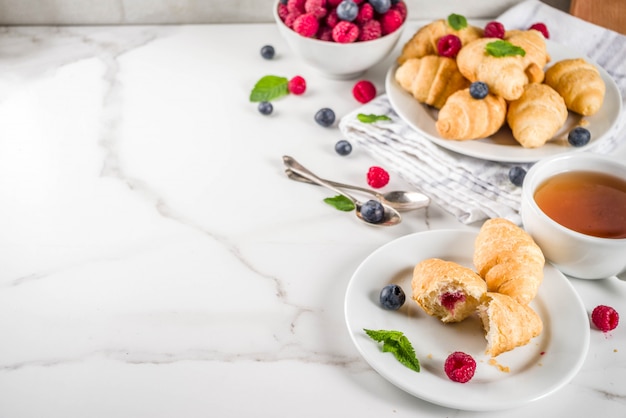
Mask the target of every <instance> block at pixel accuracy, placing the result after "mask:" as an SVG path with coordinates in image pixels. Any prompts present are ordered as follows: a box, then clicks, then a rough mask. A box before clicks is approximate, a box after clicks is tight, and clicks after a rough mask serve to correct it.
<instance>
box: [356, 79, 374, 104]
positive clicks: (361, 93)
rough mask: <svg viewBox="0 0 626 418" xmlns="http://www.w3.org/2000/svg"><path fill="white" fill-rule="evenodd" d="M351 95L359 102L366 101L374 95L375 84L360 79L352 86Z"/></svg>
mask: <svg viewBox="0 0 626 418" xmlns="http://www.w3.org/2000/svg"><path fill="white" fill-rule="evenodd" d="M352 95H353V96H354V98H355V99H356V100H357V101H358V102H360V103H367V102H369V101H370V100H372V99H373V98H374V97H376V86H374V84H373V83H372V82H371V81H368V80H360V81H357V83H356V84H355V85H354V87H353V88H352Z"/></svg>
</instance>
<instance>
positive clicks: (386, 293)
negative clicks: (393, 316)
mask: <svg viewBox="0 0 626 418" xmlns="http://www.w3.org/2000/svg"><path fill="white" fill-rule="evenodd" d="M405 300H406V295H405V294H404V290H402V288H401V287H400V286H398V285H397V284H388V285H387V286H385V287H383V288H382V290H381V291H380V304H381V305H382V306H383V308H385V309H388V310H390V311H395V310H398V309H400V308H401V307H402V305H404V301H405Z"/></svg>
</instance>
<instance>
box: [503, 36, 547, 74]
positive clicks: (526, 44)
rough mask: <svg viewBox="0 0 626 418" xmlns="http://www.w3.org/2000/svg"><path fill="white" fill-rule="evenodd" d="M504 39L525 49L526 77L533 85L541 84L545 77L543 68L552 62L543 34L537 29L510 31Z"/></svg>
mask: <svg viewBox="0 0 626 418" xmlns="http://www.w3.org/2000/svg"><path fill="white" fill-rule="evenodd" d="M504 39H505V40H507V41H509V42H511V43H512V44H513V45H517V46H519V47H521V48H523V49H524V52H525V53H526V54H525V55H524V57H523V60H524V66H525V68H526V70H525V71H526V76H527V77H528V80H529V82H531V83H541V82H542V81H543V79H544V76H545V73H544V71H543V68H544V67H545V66H546V64H547V63H548V62H550V55H549V54H548V48H547V46H546V41H545V39H544V38H543V35H542V34H541V32H539V31H537V30H535V29H530V30H510V31H507V32H506V35H505V37H504Z"/></svg>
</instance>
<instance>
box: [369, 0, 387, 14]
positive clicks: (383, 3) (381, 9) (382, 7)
mask: <svg viewBox="0 0 626 418" xmlns="http://www.w3.org/2000/svg"><path fill="white" fill-rule="evenodd" d="M369 2H370V4H371V5H372V7H373V8H374V10H376V13H380V14H383V13H387V10H389V8H390V7H391V0H369Z"/></svg>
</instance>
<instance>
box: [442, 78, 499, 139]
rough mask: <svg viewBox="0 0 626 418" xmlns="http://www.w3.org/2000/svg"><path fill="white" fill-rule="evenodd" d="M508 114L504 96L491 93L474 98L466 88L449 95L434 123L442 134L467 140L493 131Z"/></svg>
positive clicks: (447, 137) (491, 133)
mask: <svg viewBox="0 0 626 418" xmlns="http://www.w3.org/2000/svg"><path fill="white" fill-rule="evenodd" d="M505 118H506V101H505V100H504V99H503V98H502V97H500V96H496V95H494V94H488V95H487V97H485V98H484V99H474V98H473V97H472V96H471V95H470V92H469V88H466V89H463V90H459V91H457V92H456V93H454V94H452V95H451V96H450V97H448V100H447V101H446V103H445V104H444V105H443V107H442V108H441V110H440V111H439V115H438V116H437V122H436V123H435V127H436V128H437V132H438V133H439V135H441V137H442V138H445V139H455V140H460V141H465V140H469V139H478V138H486V137H488V136H490V135H493V134H494V133H496V132H497V131H498V129H500V128H501V127H502V125H503V124H504V120H505Z"/></svg>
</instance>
